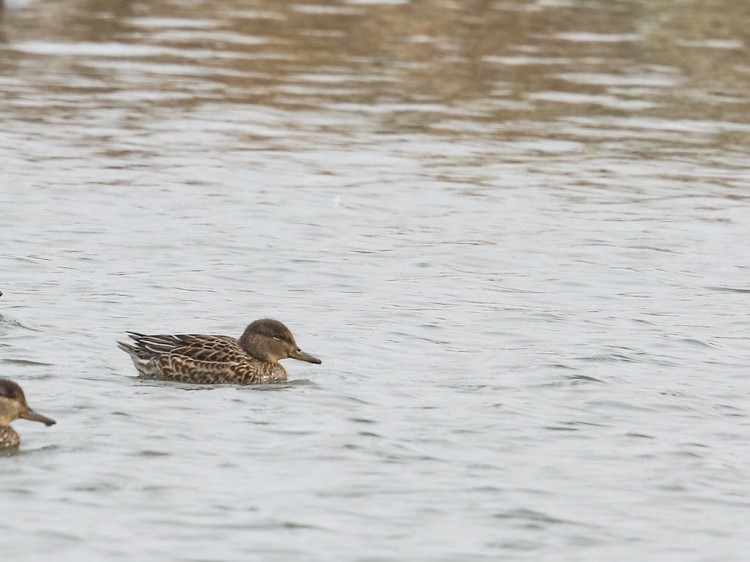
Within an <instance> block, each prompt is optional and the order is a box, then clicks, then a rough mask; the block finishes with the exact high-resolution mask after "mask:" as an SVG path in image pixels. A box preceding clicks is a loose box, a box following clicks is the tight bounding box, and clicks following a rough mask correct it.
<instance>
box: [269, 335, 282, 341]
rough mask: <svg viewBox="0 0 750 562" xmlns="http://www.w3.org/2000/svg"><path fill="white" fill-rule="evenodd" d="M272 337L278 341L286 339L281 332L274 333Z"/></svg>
mask: <svg viewBox="0 0 750 562" xmlns="http://www.w3.org/2000/svg"><path fill="white" fill-rule="evenodd" d="M271 337H272V338H273V339H275V340H276V341H284V336H282V335H281V334H274V335H273V336H271Z"/></svg>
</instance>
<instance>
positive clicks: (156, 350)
mask: <svg viewBox="0 0 750 562" xmlns="http://www.w3.org/2000/svg"><path fill="white" fill-rule="evenodd" d="M128 335H129V336H130V337H131V338H132V339H133V340H134V341H135V345H134V346H127V347H130V348H131V349H133V351H134V352H135V353H136V354H137V355H138V356H139V357H141V358H144V359H145V358H157V357H160V356H162V355H179V356H182V357H186V358H190V359H194V360H196V361H210V362H217V363H233V362H244V361H246V360H247V357H248V356H247V354H246V353H245V352H244V351H243V349H242V348H241V347H240V346H239V344H238V343H237V340H236V339H234V338H232V337H229V336H204V335H199V334H181V335H144V334H138V333H135V332H128ZM121 347H123V346H121ZM123 349H125V347H123ZM125 350H126V351H128V353H130V351H129V350H128V349H125Z"/></svg>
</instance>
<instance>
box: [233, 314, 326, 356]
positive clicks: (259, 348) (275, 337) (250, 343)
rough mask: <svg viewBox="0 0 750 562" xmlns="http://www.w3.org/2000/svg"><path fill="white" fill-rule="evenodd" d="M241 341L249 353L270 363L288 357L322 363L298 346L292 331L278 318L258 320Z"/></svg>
mask: <svg viewBox="0 0 750 562" xmlns="http://www.w3.org/2000/svg"><path fill="white" fill-rule="evenodd" d="M239 343H240V347H241V348H242V349H244V350H245V351H246V352H247V353H249V354H250V355H252V356H253V357H255V358H256V359H260V360H261V361H266V362H268V363H276V362H277V361H279V360H280V359H286V358H287V357H291V358H292V359H299V360H300V361H307V362H308V363H316V364H317V363H320V359H318V358H316V357H313V356H312V355H309V354H307V353H305V352H304V351H302V350H301V349H300V348H299V347H297V342H295V341H294V336H293V335H292V332H290V331H289V328H287V327H286V326H284V324H282V323H281V322H279V321H278V320H269V319H265V320H256V321H255V322H253V323H252V324H250V325H249V326H248V327H247V328H245V332H244V333H243V334H242V335H241V336H240V339H239Z"/></svg>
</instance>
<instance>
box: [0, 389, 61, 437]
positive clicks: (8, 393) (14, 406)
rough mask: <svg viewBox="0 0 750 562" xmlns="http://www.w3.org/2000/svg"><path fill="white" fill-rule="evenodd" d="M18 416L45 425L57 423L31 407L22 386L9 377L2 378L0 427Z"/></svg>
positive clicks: (7, 424) (5, 425)
mask: <svg viewBox="0 0 750 562" xmlns="http://www.w3.org/2000/svg"><path fill="white" fill-rule="evenodd" d="M18 418H23V419H25V420H31V421H38V422H42V423H43V424H44V425H54V424H55V423H56V422H55V420H53V419H50V418H48V417H47V416H43V415H42V414H39V413H37V412H35V411H34V410H32V409H31V408H29V405H28V404H27V403H26V397H25V396H24V395H23V390H21V387H20V386H18V385H17V384H16V383H14V382H13V381H10V380H8V379H0V427H7V426H9V425H10V422H12V421H13V420H15V419H18Z"/></svg>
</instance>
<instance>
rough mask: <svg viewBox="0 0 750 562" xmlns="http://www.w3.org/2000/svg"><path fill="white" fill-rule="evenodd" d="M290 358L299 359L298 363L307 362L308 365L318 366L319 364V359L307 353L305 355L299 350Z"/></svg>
mask: <svg viewBox="0 0 750 562" xmlns="http://www.w3.org/2000/svg"><path fill="white" fill-rule="evenodd" d="M290 357H291V358H292V359H299V360H300V361H307V362H308V363H315V364H316V365H320V363H321V361H320V359H318V358H317V357H313V356H312V355H310V354H309V353H305V352H304V351H302V350H301V349H298V350H297V351H295V352H294V353H293V354H292V355H291V356H290Z"/></svg>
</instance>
